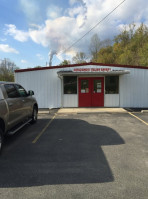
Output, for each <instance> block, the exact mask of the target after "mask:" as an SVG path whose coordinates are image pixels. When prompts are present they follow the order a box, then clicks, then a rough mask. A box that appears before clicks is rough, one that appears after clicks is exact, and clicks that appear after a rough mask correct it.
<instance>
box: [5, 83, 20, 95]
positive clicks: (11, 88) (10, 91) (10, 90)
mask: <svg viewBox="0 0 148 199" xmlns="http://www.w3.org/2000/svg"><path fill="white" fill-rule="evenodd" d="M4 87H5V89H6V92H7V95H8V98H17V97H19V94H18V92H17V90H16V88H15V87H14V85H13V84H5V85H4Z"/></svg>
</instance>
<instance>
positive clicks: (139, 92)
mask: <svg viewBox="0 0 148 199" xmlns="http://www.w3.org/2000/svg"><path fill="white" fill-rule="evenodd" d="M91 67H92V68H100V66H96V67H95V66H94V65H93V66H90V65H89V66H80V67H77V68H91ZM106 67H107V66H106ZM109 67H110V66H109ZM111 68H112V69H114V70H130V74H125V75H120V76H119V86H120V87H119V95H118V94H106V95H105V96H104V106H105V107H148V70H145V69H135V68H122V67H121V68H119V67H118V68H117V67H111ZM72 69H73V67H69V68H62V69H60V68H59V69H50V70H48V69H47V70H36V71H28V72H18V73H15V80H16V82H18V83H20V84H21V85H22V86H24V88H25V89H26V90H33V91H34V92H35V97H36V99H37V101H38V104H39V108H59V107H61V106H63V107H77V106H78V95H63V98H62V97H61V95H62V93H63V91H62V85H61V79H60V78H59V77H58V75H57V72H58V71H61V70H62V71H63V70H64V71H69V70H72ZM92 74H94V73H92Z"/></svg>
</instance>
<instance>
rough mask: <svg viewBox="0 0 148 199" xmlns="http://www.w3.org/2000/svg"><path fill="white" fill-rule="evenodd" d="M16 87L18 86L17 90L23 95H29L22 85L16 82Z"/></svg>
mask: <svg viewBox="0 0 148 199" xmlns="http://www.w3.org/2000/svg"><path fill="white" fill-rule="evenodd" d="M15 87H16V89H17V91H18V93H19V94H20V96H21V97H27V96H28V95H27V92H26V90H25V89H24V88H23V87H22V86H20V85H18V84H16V85H15Z"/></svg>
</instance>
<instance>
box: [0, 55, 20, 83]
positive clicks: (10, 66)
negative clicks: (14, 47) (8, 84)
mask: <svg viewBox="0 0 148 199" xmlns="http://www.w3.org/2000/svg"><path fill="white" fill-rule="evenodd" d="M16 69H18V67H17V66H16V64H15V63H14V62H12V61H10V59H6V58H5V59H4V60H1V61H0V81H14V70H16Z"/></svg>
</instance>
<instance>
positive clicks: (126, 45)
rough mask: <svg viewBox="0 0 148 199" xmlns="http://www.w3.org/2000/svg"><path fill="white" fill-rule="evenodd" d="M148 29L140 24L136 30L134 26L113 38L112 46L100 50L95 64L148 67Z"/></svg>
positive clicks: (131, 25)
mask: <svg viewBox="0 0 148 199" xmlns="http://www.w3.org/2000/svg"><path fill="white" fill-rule="evenodd" d="M147 57H148V27H147V26H146V25H144V24H141V25H140V26H139V27H138V28H137V29H136V28H135V24H130V25H129V27H128V28H126V27H125V28H124V29H123V31H122V32H121V33H120V34H119V35H117V36H115V38H114V43H113V45H110V46H106V47H103V48H101V49H100V51H99V52H98V54H97V62H101V63H111V64H125V65H137V66H140V65H141V66H148V58H147Z"/></svg>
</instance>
